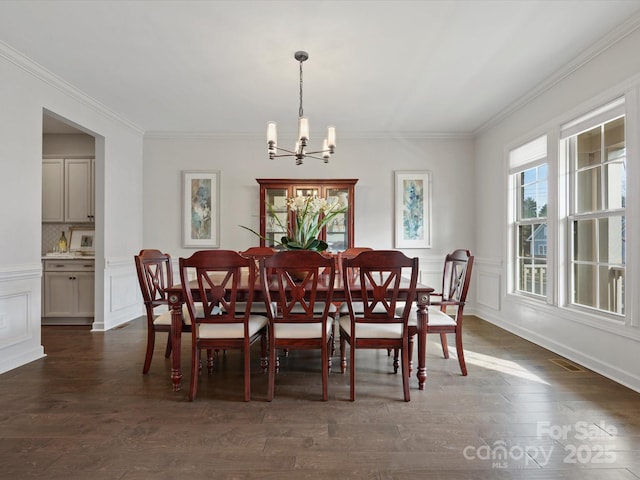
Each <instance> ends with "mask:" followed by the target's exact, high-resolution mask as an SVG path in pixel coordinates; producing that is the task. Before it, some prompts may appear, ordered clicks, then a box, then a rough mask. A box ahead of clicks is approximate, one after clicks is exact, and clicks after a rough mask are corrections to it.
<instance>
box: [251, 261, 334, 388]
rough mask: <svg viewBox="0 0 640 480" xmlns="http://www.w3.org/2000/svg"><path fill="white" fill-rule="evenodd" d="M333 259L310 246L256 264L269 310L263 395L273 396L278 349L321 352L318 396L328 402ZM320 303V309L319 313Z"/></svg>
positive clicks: (331, 337)
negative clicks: (270, 307)
mask: <svg viewBox="0 0 640 480" xmlns="http://www.w3.org/2000/svg"><path fill="white" fill-rule="evenodd" d="M335 271H336V266H335V258H333V256H323V255H321V254H319V253H318V252H313V251H309V250H291V251H282V252H278V253H276V254H275V255H273V256H271V257H267V258H264V259H263V260H262V261H261V263H260V275H261V283H262V288H263V293H264V297H265V299H266V302H267V305H274V307H275V308H273V309H269V311H268V312H267V315H268V317H269V337H268V344H269V360H268V371H269V380H268V390H267V399H268V400H269V401H271V400H273V395H274V391H275V375H276V369H278V368H279V362H278V358H277V354H276V352H277V350H278V349H281V350H286V351H289V350H298V349H318V350H320V351H321V365H320V370H321V372H322V400H324V401H326V400H328V398H329V397H328V395H329V394H328V391H329V389H328V384H329V370H330V368H331V357H330V351H331V349H332V345H333V317H332V316H331V314H330V310H331V308H330V307H331V306H332V304H331V299H332V297H333V288H334V277H335ZM318 305H322V309H321V310H320V311H318Z"/></svg>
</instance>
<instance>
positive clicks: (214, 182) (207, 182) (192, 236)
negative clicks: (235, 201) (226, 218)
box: [182, 171, 220, 248]
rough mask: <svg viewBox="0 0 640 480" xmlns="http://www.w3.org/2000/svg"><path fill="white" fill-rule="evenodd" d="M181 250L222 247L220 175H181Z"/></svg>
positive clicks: (186, 172) (189, 173) (193, 173)
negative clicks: (182, 248)
mask: <svg viewBox="0 0 640 480" xmlns="http://www.w3.org/2000/svg"><path fill="white" fill-rule="evenodd" d="M182 246H183V247H185V248H218V247H219V246H220V172H218V171H204V172H191V171H183V172H182Z"/></svg>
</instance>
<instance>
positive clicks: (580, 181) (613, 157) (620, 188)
mask: <svg viewBox="0 0 640 480" xmlns="http://www.w3.org/2000/svg"><path fill="white" fill-rule="evenodd" d="M623 108H624V102H623V101H622V100H619V101H617V102H614V103H612V104H610V105H609V106H608V108H603V109H600V112H599V115H594V116H593V117H595V118H592V119H591V122H589V120H590V118H589V116H585V120H583V121H582V122H578V121H577V122H573V123H574V124H577V125H580V127H581V128H579V130H580V131H579V132H575V133H573V132H569V133H571V134H569V135H563V137H564V139H563V142H564V151H565V152H566V156H567V166H568V171H569V181H570V190H569V191H570V193H571V195H570V203H569V216H568V223H567V225H568V230H569V231H568V232H567V233H568V240H569V242H570V245H569V263H570V268H569V272H568V275H569V281H568V287H569V292H568V299H569V301H570V302H571V304H573V305H580V306H583V307H589V308H594V309H597V310H601V311H604V312H609V313H613V314H619V315H623V314H624V304H625V298H624V295H625V256H626V255H625V243H626V217H625V207H626V143H625V117H624V112H623V110H622V109H623ZM606 117H608V118H606ZM566 130H570V129H569V128H567V129H566ZM574 130H575V128H574Z"/></svg>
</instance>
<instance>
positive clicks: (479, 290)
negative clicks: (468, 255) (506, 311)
mask: <svg viewBox="0 0 640 480" xmlns="http://www.w3.org/2000/svg"><path fill="white" fill-rule="evenodd" d="M473 269H474V271H475V279H472V282H474V281H475V285H476V288H475V292H476V302H477V303H478V305H484V306H485V307H489V308H491V309H493V310H500V308H501V306H500V298H501V296H502V293H501V286H502V262H500V261H493V260H487V259H482V258H476V259H475V261H474V265H473Z"/></svg>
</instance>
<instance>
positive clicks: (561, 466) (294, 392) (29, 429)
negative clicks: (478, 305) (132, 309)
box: [0, 316, 640, 480]
mask: <svg viewBox="0 0 640 480" xmlns="http://www.w3.org/2000/svg"><path fill="white" fill-rule="evenodd" d="M465 322H466V323H465V325H466V326H465V329H466V332H465V353H466V357H467V366H468V369H469V375H468V376H467V377H463V376H461V375H460V371H459V366H458V362H457V360H456V358H455V349H454V348H452V358H450V359H448V360H447V359H444V358H443V357H442V351H441V349H440V345H439V344H438V342H437V341H436V340H437V337H434V338H429V342H428V347H427V368H428V372H427V373H428V379H427V384H426V388H425V390H424V391H419V390H418V389H417V380H416V378H415V374H414V375H413V376H412V378H411V402H408V403H406V402H404V401H403V398H402V385H401V383H402V382H401V377H400V375H394V374H393V373H392V359H391V358H390V357H388V356H387V352H386V351H382V350H381V351H377V350H363V351H359V352H358V356H357V368H358V371H357V376H356V394H357V398H356V401H355V402H350V401H349V400H348V398H349V375H348V372H347V374H345V375H343V374H341V373H339V367H338V365H339V361H338V357H337V355H336V357H334V359H333V365H334V369H333V371H332V372H331V374H330V376H329V396H330V400H329V401H328V402H322V401H321V375H320V362H319V358H318V355H316V354H315V353H314V352H295V351H294V352H291V353H290V355H289V356H288V357H281V369H280V372H279V373H278V376H277V379H276V394H275V398H274V400H273V402H267V401H266V387H267V379H266V376H265V375H264V374H263V372H262V371H261V369H260V367H259V345H256V346H254V348H255V351H253V352H252V353H253V356H254V359H255V362H254V365H253V367H252V373H251V382H252V384H251V386H252V401H251V402H243V401H242V398H243V374H242V358H241V355H240V354H239V352H235V351H234V352H232V351H230V352H227V353H226V355H223V354H222V353H221V354H220V355H219V356H218V358H217V359H216V361H215V365H214V369H213V373H212V374H208V373H207V372H206V371H205V372H204V373H202V378H201V381H200V384H199V390H198V396H197V398H196V400H195V401H194V402H189V401H188V400H187V392H186V387H187V384H188V379H189V375H190V367H189V361H188V359H189V357H190V339H189V337H188V336H186V337H184V340H183V346H182V352H181V353H182V356H183V366H184V371H183V374H184V379H183V388H184V389H183V390H182V391H180V392H173V391H172V389H171V380H170V371H171V366H170V361H169V360H168V359H165V358H164V355H163V353H164V352H163V350H164V341H165V338H163V337H162V336H161V335H159V336H158V340H157V344H156V349H155V354H154V358H153V362H152V365H151V370H150V372H149V374H147V375H142V373H141V370H142V361H143V358H144V349H145V341H146V332H145V324H144V322H143V319H142V318H140V319H137V320H135V321H133V322H131V323H129V324H127V325H125V326H123V327H122V328H118V329H115V330H112V331H108V332H102V333H100V332H93V333H92V332H90V331H89V328H87V327H60V326H46V327H43V328H42V342H43V345H44V347H45V352H46V354H47V356H46V357H45V358H43V359H40V360H37V361H34V362H32V363H29V364H27V365H24V366H22V367H20V368H17V369H15V370H12V371H10V372H7V373H5V374H3V375H0V391H1V392H2V395H0V465H1V470H0V478H2V479H4V478H12V479H13V478H23V479H30V478H38V479H43V478H46V479H48V480H58V479H59V480H63V479H64V480H76V479H78V480H80V479H81V480H87V479H89V480H142V479H144V480H147V479H151V478H153V479H154V480H155V479H160V480H162V479H171V480H174V479H177V478H189V479H190V480H200V479H211V478H215V479H221V480H231V479H234V480H243V479H245V480H254V479H278V480H282V479H296V480H298V479H309V480H315V479H323V480H324V479H327V478H349V479H366V480H369V479H370V480H404V479H412V480H413V479H416V478H429V479H440V480H453V479H455V480H464V479H473V480H485V479H486V480H489V479H491V480H502V479H515V480H552V479H553V480H577V479H580V480H596V479H597V480H638V479H640V394H639V393H637V392H634V391H632V390H629V389H627V388H625V387H623V386H621V385H618V384H616V383H615V382H612V381H611V380H608V379H606V378H603V377H601V376H600V375H598V374H596V373H594V372H591V371H589V370H587V369H581V370H580V371H576V372H573V371H570V370H567V369H565V368H563V367H562V366H560V365H559V364H558V363H557V362H553V361H551V360H554V359H555V360H557V359H560V357H558V356H557V355H555V354H553V353H551V352H549V351H547V350H545V349H542V348H540V347H537V346H536V345H533V344H532V343H530V342H527V341H525V340H522V339H520V338H518V337H516V336H514V335H511V334H509V333H508V332H505V331H503V330H500V329H499V328H497V327H495V326H493V325H491V324H489V323H487V322H483V321H481V320H479V319H477V318H475V317H471V316H469V317H467V318H466V319H465ZM451 344H452V342H451ZM414 373H415V372H414ZM584 431H588V432H590V433H591V435H589V436H587V437H584V436H583V435H582V433H583V432H584Z"/></svg>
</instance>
